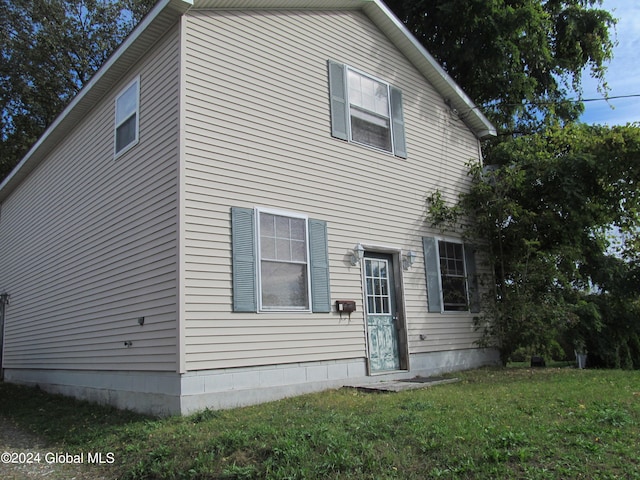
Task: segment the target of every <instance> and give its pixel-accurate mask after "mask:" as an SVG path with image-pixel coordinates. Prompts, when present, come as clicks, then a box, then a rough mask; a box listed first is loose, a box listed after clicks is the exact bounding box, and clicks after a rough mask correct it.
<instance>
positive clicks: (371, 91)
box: [329, 61, 407, 158]
mask: <svg viewBox="0 0 640 480" xmlns="http://www.w3.org/2000/svg"><path fill="white" fill-rule="evenodd" d="M329 90H330V95H331V131H332V135H333V136H334V137H337V138H341V139H343V140H348V141H351V142H355V143H361V144H364V145H368V146H370V147H374V148H377V149H380V150H384V151H386V152H390V153H393V154H395V155H397V156H399V157H403V158H406V156H407V153H406V144H405V134H404V119H403V113H402V92H401V91H400V90H399V89H397V88H395V87H393V86H391V85H389V84H388V83H386V82H384V81H382V80H379V79H377V78H374V77H372V76H370V75H367V74H365V73H363V72H360V71H358V70H356V69H353V68H351V67H349V66H347V65H343V64H340V63H336V62H332V61H329Z"/></svg>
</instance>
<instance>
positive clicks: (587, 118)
mask: <svg viewBox="0 0 640 480" xmlns="http://www.w3.org/2000/svg"><path fill="white" fill-rule="evenodd" d="M601 8H603V9H605V10H608V11H610V12H612V13H613V16H614V17H615V18H617V19H618V23H617V25H616V28H615V34H614V39H615V40H617V42H618V45H617V46H616V47H615V48H614V51H613V54H614V56H613V60H611V62H609V64H608V65H607V73H606V81H607V83H608V84H609V88H610V91H609V97H616V96H625V95H638V96H637V97H631V98H619V99H611V100H609V102H606V101H593V102H585V112H584V114H583V115H582V116H581V117H580V120H581V121H583V122H584V123H589V124H603V125H610V126H612V125H626V124H627V123H630V122H640V1H638V0H604V1H603V4H602V7H601ZM582 88H583V98H585V99H591V98H598V99H601V98H603V96H602V94H601V93H599V92H598V91H597V82H596V81H595V80H593V79H592V78H590V77H589V75H588V72H586V74H585V75H584V76H583V77H582ZM612 107H614V108H612Z"/></svg>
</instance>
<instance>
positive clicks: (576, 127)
mask: <svg viewBox="0 0 640 480" xmlns="http://www.w3.org/2000/svg"><path fill="white" fill-rule="evenodd" d="M491 161H492V162H494V165H492V166H491V167H483V166H481V165H473V166H472V167H471V170H470V174H471V177H472V180H473V182H472V188H471V190H470V192H469V193H466V194H463V195H462V196H461V197H460V202H459V203H458V204H457V205H455V206H453V207H451V206H447V205H445V204H444V202H442V200H441V197H440V196H439V194H438V193H437V192H436V193H435V194H434V195H433V196H432V197H431V201H430V208H429V212H430V217H431V219H432V222H433V223H434V224H437V225H440V226H443V222H447V221H448V222H450V223H451V222H452V221H454V222H455V225H454V226H453V227H454V228H462V229H463V231H464V233H465V235H467V236H468V237H469V238H471V239H473V240H474V241H478V240H480V241H482V242H484V243H485V244H486V245H487V247H488V258H487V260H488V262H489V264H490V265H491V267H492V269H493V274H494V275H493V277H494V278H495V289H494V290H493V291H491V292H490V297H491V300H492V301H491V302H487V305H488V307H489V308H488V310H487V315H486V316H485V317H483V318H480V319H478V327H479V328H480V329H481V330H482V332H483V334H484V337H483V344H484V345H495V346H497V347H498V348H499V350H500V353H501V358H502V360H503V362H506V361H507V359H508V358H509V356H510V355H511V354H512V353H513V352H514V351H516V350H517V349H518V348H521V347H529V348H533V349H535V350H537V351H538V352H540V353H546V350H547V349H548V348H550V346H551V345H552V344H553V342H554V341H555V340H556V339H557V338H558V337H559V336H561V334H563V333H567V332H573V333H574V334H575V338H578V337H580V338H583V339H584V337H585V336H587V335H586V333H587V332H589V335H588V336H589V338H591V339H593V338H595V337H594V335H595V334H596V333H597V332H598V329H602V328H604V327H605V326H606V325H608V324H610V326H612V327H613V326H615V321H616V320H615V318H614V319H613V323H611V322H610V321H609V319H610V318H611V317H610V315H611V313H612V312H614V311H616V312H618V313H621V312H623V309H622V306H624V305H629V306H630V308H631V306H632V305H635V306H634V307H633V308H631V310H629V309H627V310H624V312H626V313H625V315H626V317H625V318H628V319H629V321H630V322H631V323H633V322H635V324H634V325H636V327H634V328H633V329H631V330H630V331H633V332H637V331H638V329H637V325H638V319H637V317H633V314H632V313H630V312H634V311H636V310H637V307H638V299H639V298H640V292H639V290H638V289H637V288H635V287H637V286H638V282H637V281H636V282H632V281H631V279H633V278H636V277H635V276H634V275H636V276H637V272H638V269H637V268H631V265H632V264H634V263H633V262H637V260H638V258H637V254H636V252H637V250H635V248H634V245H635V243H636V242H637V239H638V235H639V233H638V232H639V229H640V217H639V216H638V211H639V210H638V209H639V208H640V195H639V193H640V192H639V191H638V186H639V185H640V127H638V126H632V125H630V126H625V127H612V128H608V127H601V126H588V125H583V124H570V125H567V126H565V127H564V128H561V127H550V128H548V129H546V130H545V131H543V132H540V133H538V134H533V135H528V136H522V137H519V138H517V139H513V140H511V141H508V142H502V143H500V144H499V145H497V146H496V147H495V148H494V149H493V151H492V154H491ZM461 220H463V221H464V222H463V223H462V225H461V226H460V223H461ZM449 228H452V226H451V225H449ZM612 228H615V229H616V231H617V232H618V237H616V238H617V242H618V243H620V244H621V248H620V251H619V252H617V256H616V252H613V251H612V250H611V247H612V242H613V240H614V238H612V233H611V232H612ZM493 280H494V279H493V278H492V279H490V284H493ZM596 298H597V302H596V301H595V299H596ZM614 299H615V301H614ZM605 300H606V301H605ZM585 302H586V303H585ZM594 302H595V303H594ZM633 309H635V310H633ZM607 312H608V313H607ZM633 318H635V320H633ZM608 322H609V323H608ZM627 327H629V325H627ZM581 328H584V329H586V331H584V332H582V334H580V329H581ZM609 330H610V331H611V332H613V331H614V330H615V331H616V335H618V334H619V333H620V332H622V329H617V328H610V329H609ZM623 337H624V335H623ZM623 340H624V341H623ZM627 340H628V339H627V338H626V337H625V338H622V337H620V338H618V339H617V340H616V339H612V340H611V344H612V345H618V346H619V345H622V344H623V343H624V344H626V343H628V342H627ZM631 343H633V342H631ZM601 353H602V357H603V358H604V357H606V356H607V355H609V354H608V353H604V352H601ZM609 363H610V362H609Z"/></svg>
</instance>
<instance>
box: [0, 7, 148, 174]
mask: <svg viewBox="0 0 640 480" xmlns="http://www.w3.org/2000/svg"><path fill="white" fill-rule="evenodd" d="M154 3H155V2H154V0H0V27H1V28H0V49H1V58H2V62H0V106H1V107H2V115H1V117H0V127H1V130H0V142H1V143H0V179H2V178H4V177H5V176H6V175H7V174H8V173H9V172H10V171H11V169H12V168H13V166H14V165H15V164H16V163H17V162H18V161H19V160H20V159H21V158H22V157H23V156H24V154H25V153H26V152H27V150H28V149H29V148H30V146H31V145H32V144H33V143H34V142H35V141H36V140H37V138H38V137H39V136H40V135H41V134H42V133H43V131H44V130H45V128H46V127H47V126H48V125H50V124H51V123H52V122H53V120H54V119H55V118H56V116H57V115H58V114H59V113H60V112H61V111H62V110H63V109H64V107H65V106H66V105H67V103H69V101H70V100H71V99H72V98H73V96H74V95H75V94H76V93H78V91H79V90H80V89H81V88H82V86H83V85H85V84H86V83H87V81H88V80H89V79H90V78H91V76H92V75H93V73H94V72H95V71H96V70H97V69H98V68H100V66H101V65H102V64H103V63H104V61H105V60H106V59H107V58H108V57H109V55H110V54H111V53H112V52H113V50H114V49H115V48H116V47H117V46H118V45H119V44H120V43H121V42H122V40H123V39H124V38H125V36H126V35H127V34H128V33H129V32H130V31H131V30H132V29H133V27H134V26H135V25H136V23H137V22H138V21H139V20H140V18H141V17H142V16H143V15H144V14H146V12H147V11H148V10H149V9H150V7H151V6H152V5H153V4H154Z"/></svg>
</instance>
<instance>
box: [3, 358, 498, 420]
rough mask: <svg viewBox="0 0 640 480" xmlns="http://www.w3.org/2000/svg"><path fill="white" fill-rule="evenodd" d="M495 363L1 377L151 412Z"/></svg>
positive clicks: (435, 361) (329, 364)
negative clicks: (370, 370) (374, 370)
mask: <svg viewBox="0 0 640 480" xmlns="http://www.w3.org/2000/svg"><path fill="white" fill-rule="evenodd" d="M498 363H499V357H498V354H497V352H495V351H493V350H483V349H470V350H455V351H447V352H433V353H423V354H413V355H411V357H410V365H411V370H401V371H393V372H385V373H379V374H376V375H367V366H366V361H365V359H355V360H353V359H352V360H334V361H323V362H309V363H295V364H283V365H272V366H261V367H250V368H232V369H231V368H230V369H220V370H206V371H196V372H187V373H184V374H182V375H180V374H178V373H169V372H102V371H86V372H85V371H74V370H22V369H7V370H5V381H7V382H11V383H19V384H24V385H30V386H36V385H37V386H39V387H40V388H42V389H43V390H45V391H47V392H51V393H60V394H63V395H68V396H72V397H76V398H80V399H83V400H89V401H93V402H96V403H100V404H108V405H113V406H115V407H118V408H122V409H129V410H134V411H138V412H142V413H148V414H151V415H159V416H166V415H179V414H182V415H185V414H189V413H193V412H196V411H198V410H203V409H205V408H211V409H224V408H234V407H241V406H247V405H253V404H258V403H263V402H268V401H273V400H279V399H282V398H285V397H292V396H296V395H302V394H305V393H311V392H317V391H321V390H327V389H331V388H339V387H343V386H355V385H363V384H373V383H377V382H384V381H389V380H403V379H410V378H413V377H416V376H420V377H429V376H435V375H440V374H442V373H447V372H453V371H459V370H465V369H470V368H476V367H480V366H484V365H495V364H498Z"/></svg>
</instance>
